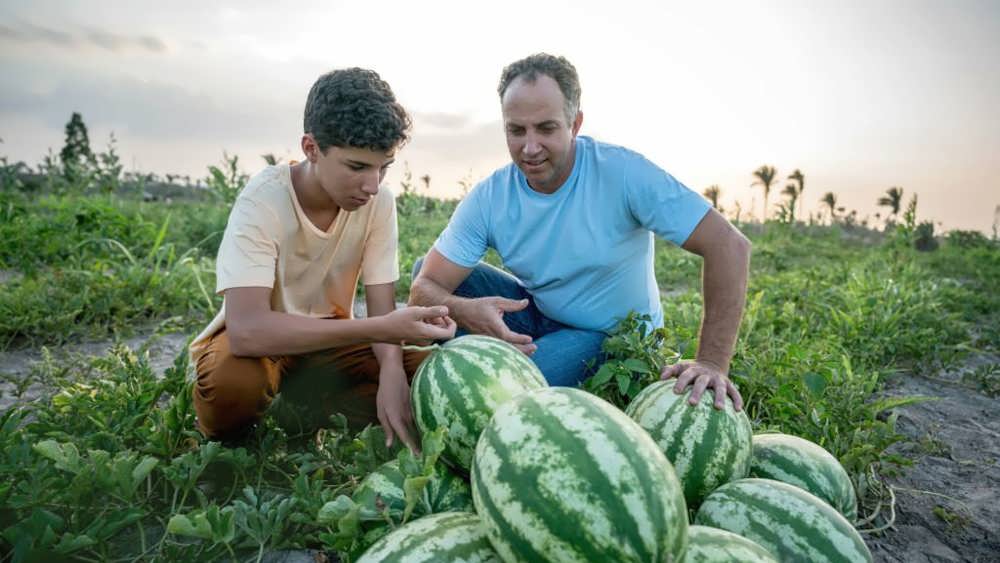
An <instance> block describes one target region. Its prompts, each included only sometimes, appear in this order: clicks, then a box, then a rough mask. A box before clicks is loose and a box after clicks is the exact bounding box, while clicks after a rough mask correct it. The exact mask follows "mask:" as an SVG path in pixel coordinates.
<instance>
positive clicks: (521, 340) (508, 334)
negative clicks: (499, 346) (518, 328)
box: [500, 321, 532, 345]
mask: <svg viewBox="0 0 1000 563" xmlns="http://www.w3.org/2000/svg"><path fill="white" fill-rule="evenodd" d="M500 324H501V325H502V327H503V328H501V329H500V338H501V339H503V340H506V341H507V342H510V343H511V344H515V345H516V344H531V340H532V338H531V337H530V336H528V335H527V334H521V333H520V332H514V331H513V330H511V329H509V328H507V325H506V324H504V322H503V321H500Z"/></svg>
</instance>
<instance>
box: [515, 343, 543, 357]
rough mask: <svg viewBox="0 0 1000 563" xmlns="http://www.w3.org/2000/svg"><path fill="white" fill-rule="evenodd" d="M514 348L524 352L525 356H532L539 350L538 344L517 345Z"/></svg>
mask: <svg viewBox="0 0 1000 563" xmlns="http://www.w3.org/2000/svg"><path fill="white" fill-rule="evenodd" d="M514 347H515V348H517V349H518V350H520V351H522V352H524V355H525V356H530V355H532V354H534V353H535V351H537V350H538V345H537V344H515V345H514Z"/></svg>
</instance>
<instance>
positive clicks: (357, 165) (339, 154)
mask: <svg viewBox="0 0 1000 563" xmlns="http://www.w3.org/2000/svg"><path fill="white" fill-rule="evenodd" d="M395 152H396V151H395V149H390V150H389V151H387V152H379V151H374V150H371V149H361V148H356V147H328V148H327V149H326V154H324V153H323V152H322V151H320V150H318V147H317V150H316V176H317V179H318V180H319V184H320V187H321V188H322V189H323V191H324V192H326V195H328V196H329V197H330V199H332V200H333V202H334V203H335V204H336V205H337V207H340V208H341V209H346V210H347V211H354V210H355V209H358V208H359V207H361V206H363V205H365V204H366V203H368V201H369V200H370V199H371V198H372V196H374V195H375V194H377V193H378V188H379V185H380V184H381V183H382V180H383V179H384V178H385V173H386V170H388V168H389V165H390V164H392V162H393V160H394V157H395Z"/></svg>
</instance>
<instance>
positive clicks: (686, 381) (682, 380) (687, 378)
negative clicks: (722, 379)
mask: <svg viewBox="0 0 1000 563" xmlns="http://www.w3.org/2000/svg"><path fill="white" fill-rule="evenodd" d="M696 377H698V374H697V372H695V370H693V369H685V370H682V371H681V372H680V374H679V375H678V376H677V383H676V384H674V393H677V394H681V393H683V392H684V389H687V386H688V385H690V384H691V381H692V380H693V379H694V378H696Z"/></svg>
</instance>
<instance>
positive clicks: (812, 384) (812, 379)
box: [803, 372, 826, 398]
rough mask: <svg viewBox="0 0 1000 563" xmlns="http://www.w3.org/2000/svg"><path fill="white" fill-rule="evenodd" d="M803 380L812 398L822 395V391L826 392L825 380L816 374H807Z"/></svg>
mask: <svg viewBox="0 0 1000 563" xmlns="http://www.w3.org/2000/svg"><path fill="white" fill-rule="evenodd" d="M803 380H804V381H805V384H806V387H808V388H809V392H810V393H811V394H812V396H813V397H817V398H818V397H820V396H821V395H822V394H823V391H824V390H826V378H824V377H823V376H822V375H820V374H818V373H815V372H809V373H807V374H806V375H805V377H804V378H803Z"/></svg>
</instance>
